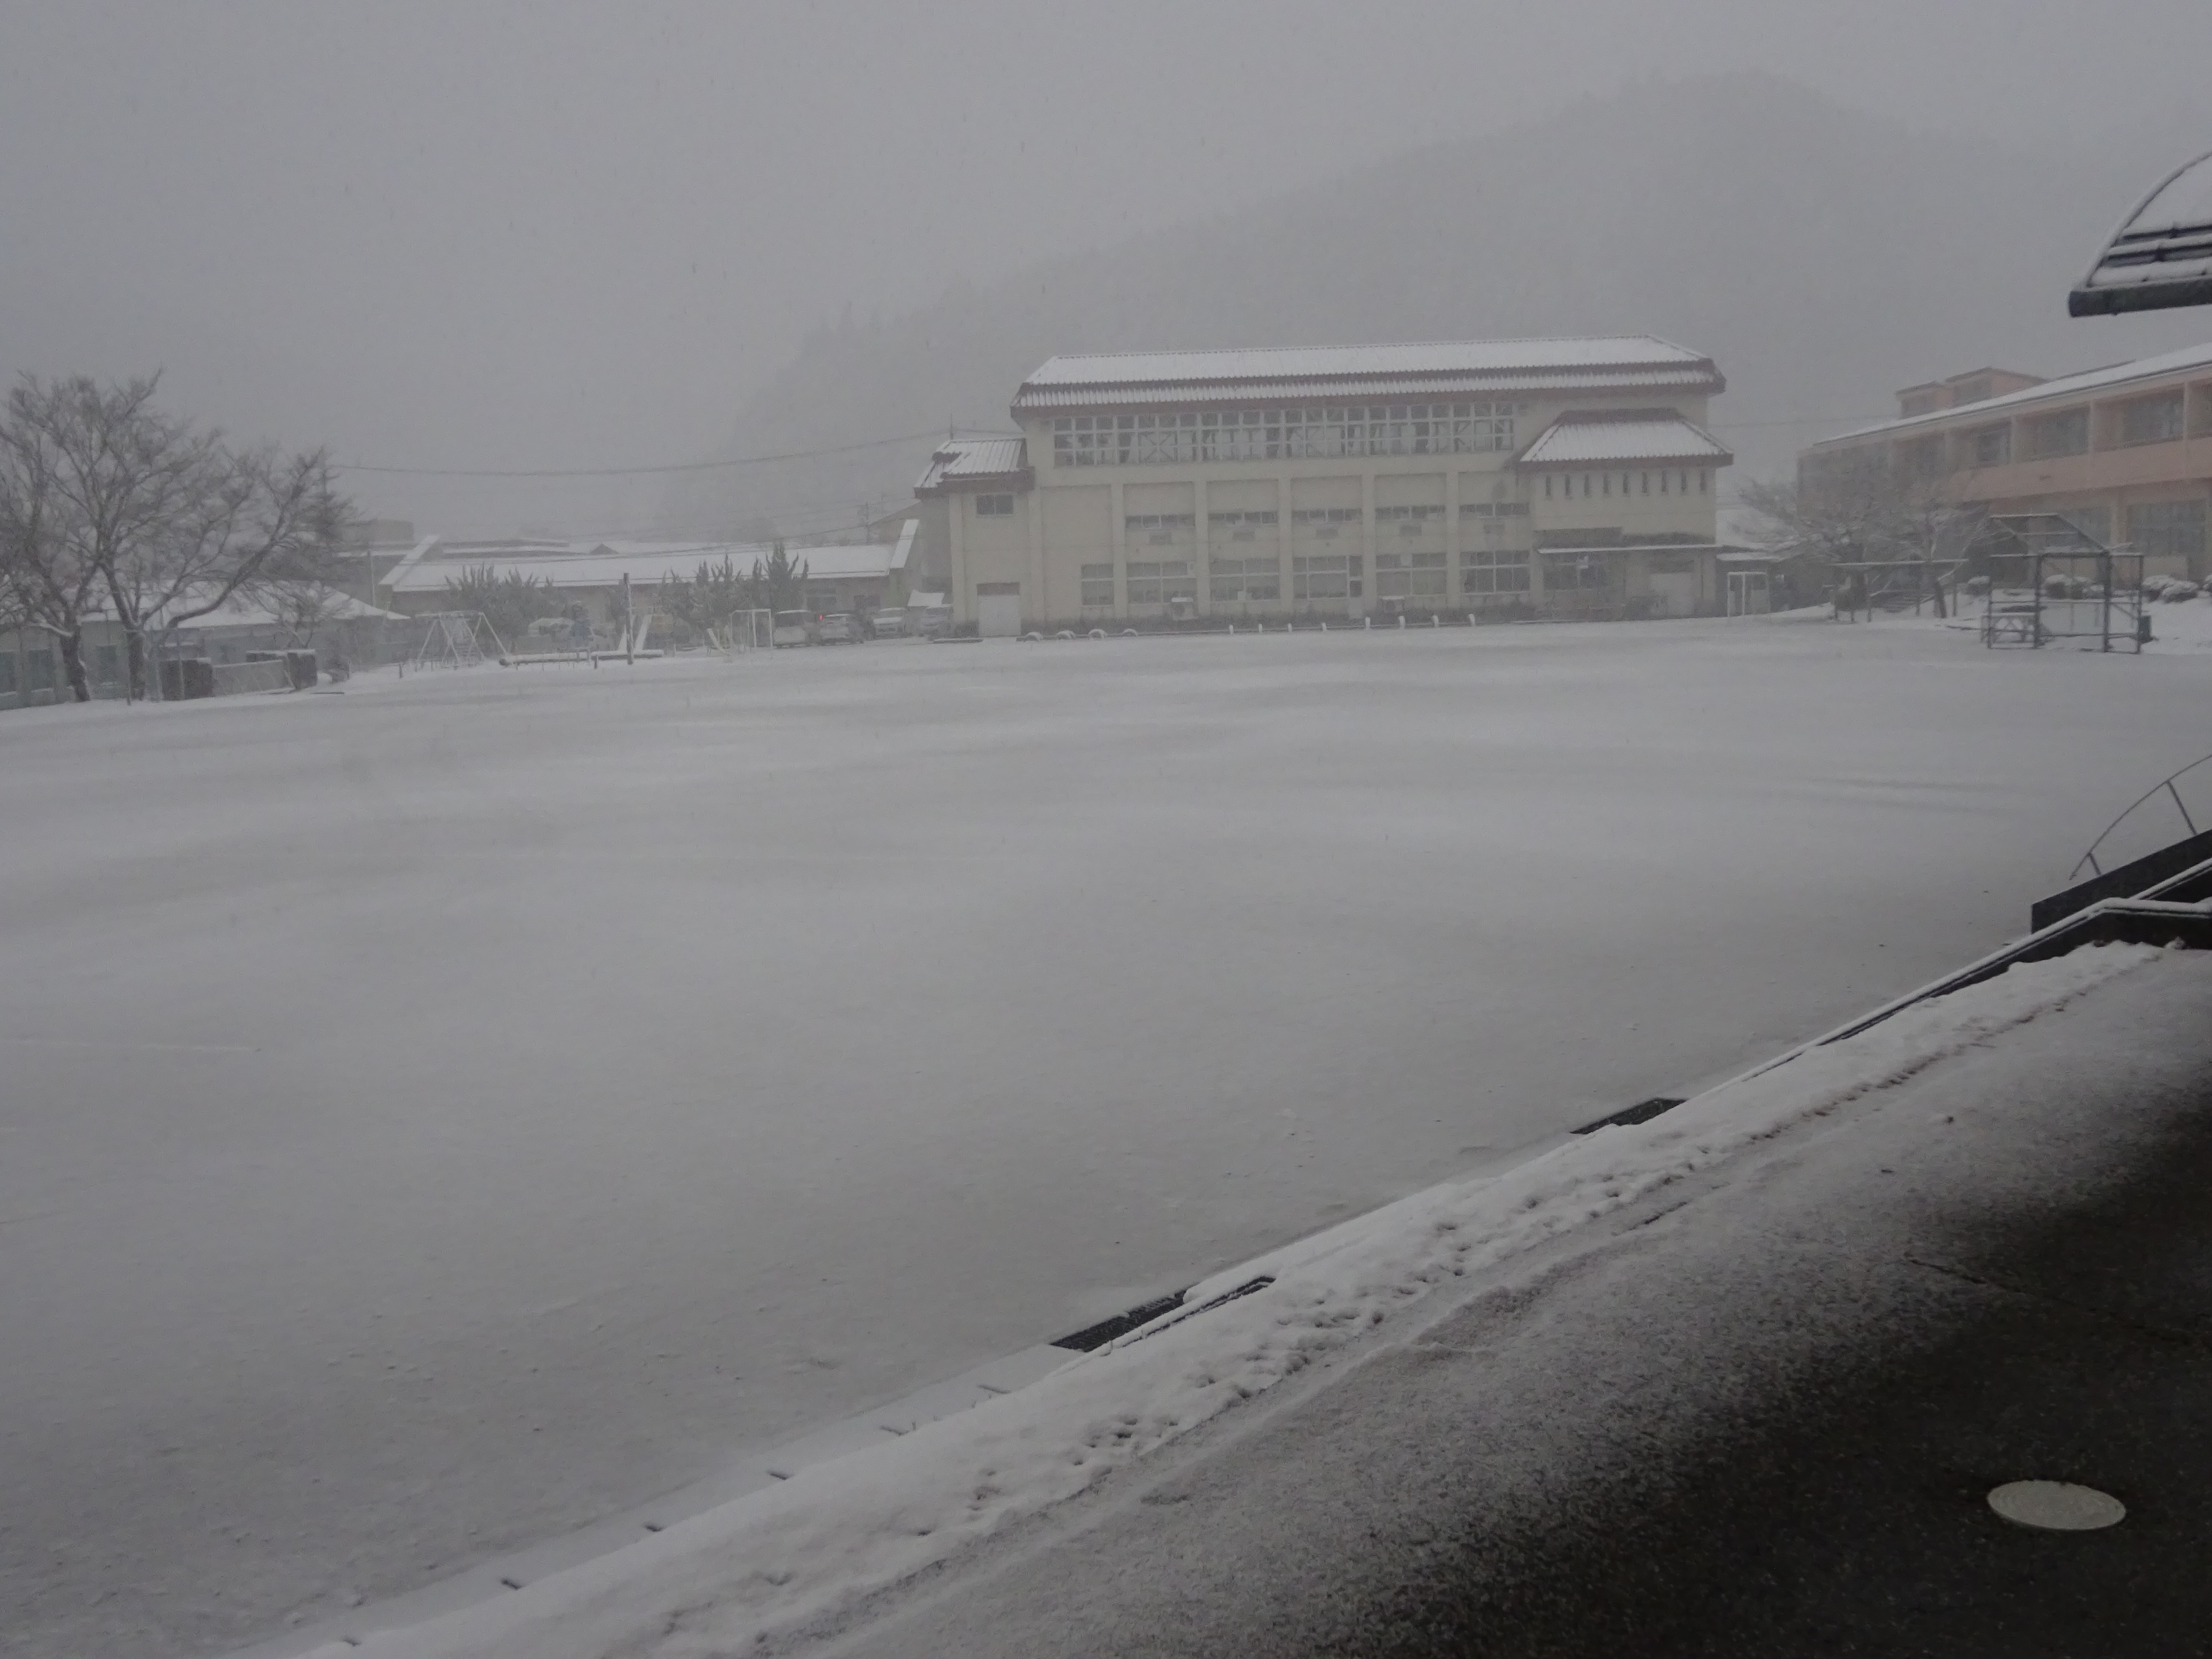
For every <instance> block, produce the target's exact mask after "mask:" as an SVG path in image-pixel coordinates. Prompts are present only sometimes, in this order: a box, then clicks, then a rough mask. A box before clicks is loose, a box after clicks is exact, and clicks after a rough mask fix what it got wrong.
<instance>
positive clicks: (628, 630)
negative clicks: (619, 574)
mask: <svg viewBox="0 0 2212 1659" xmlns="http://www.w3.org/2000/svg"><path fill="white" fill-rule="evenodd" d="M622 593H623V661H624V662H626V663H628V664H629V665H630V666H631V667H633V668H635V667H636V666H637V617H636V616H635V613H634V612H632V611H631V610H630V604H629V571H627V570H625V571H623V579H622Z"/></svg>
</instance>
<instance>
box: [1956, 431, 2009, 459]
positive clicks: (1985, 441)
mask: <svg viewBox="0 0 2212 1659" xmlns="http://www.w3.org/2000/svg"><path fill="white" fill-rule="evenodd" d="M1966 444H1967V449H1968V453H1971V454H1972V456H1973V458H1974V465H1976V466H2006V465H2010V464H2011V461H2012V428H2011V427H2010V426H2009V425H2007V426H1985V427H1984V428H1982V429H1981V430H1980V431H1978V432H1977V433H1974V434H1973V435H1971V436H1970V437H1969V438H1968V439H1967V440H1966Z"/></svg>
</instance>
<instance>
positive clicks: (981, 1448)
mask: <svg viewBox="0 0 2212 1659" xmlns="http://www.w3.org/2000/svg"><path fill="white" fill-rule="evenodd" d="M2162 954H2163V953H2162V952H2161V951H2159V950H2158V949H2156V948H2155V947H2152V946H2144V945H2107V946H2095V947H2090V948H2087V949H2084V950H2081V951H2075V952H2074V953H2073V954H2072V955H2070V956H2067V957H2059V958H2057V959H2055V960H2052V961H2049V962H2043V963H2031V964H2025V965H2021V966H2015V967H2014V968H2012V969H2008V971H2007V972H2006V973H2005V974H2003V975H2000V976H1998V977H1997V978H1996V979H1994V980H1990V981H1985V982H1984V983H1983V984H1981V985H1978V986H1975V987H1971V988H1969V989H1967V990H1965V991H1961V992H1958V993H1954V994H1952V995H1951V996H1949V997H1946V998H1942V999H1938V1000H1933V1001H1930V1002H1928V1003H1923V1004H1920V1005H1917V1006H1913V1007H1911V1008H1910V1009H1908V1010H1906V1011H1905V1012H1902V1013H1900V1014H1899V1015H1897V1016H1895V1017H1894V1018H1892V1019H1890V1020H1888V1021H1887V1022H1885V1023H1884V1024H1881V1025H1879V1026H1876V1027H1875V1028H1873V1029H1871V1030H1868V1031H1866V1032H1863V1033H1862V1034H1860V1035H1859V1036H1855V1037H1851V1038H1848V1039H1846V1040H1844V1041H1843V1042H1837V1043H1833V1044H1831V1045H1829V1046H1827V1047H1826V1048H1816V1049H1812V1050H1809V1051H1808V1052H1806V1053H1805V1054H1801V1055H1799V1056H1798V1057H1797V1058H1796V1059H1794V1060H1791V1061H1790V1062H1789V1063H1788V1064H1786V1065H1784V1066H1779V1067H1777V1068H1775V1069H1773V1070H1770V1071H1766V1072H1764V1073H1760V1074H1759V1075H1757V1076H1755V1077H1751V1078H1747V1079H1740V1080H1737V1081H1735V1082H1732V1083H1729V1084H1727V1085H1722V1086H1721V1087H1719V1088H1717V1089H1715V1090H1712V1091H1708V1092H1707V1093H1705V1094H1703V1095H1701V1096H1699V1097H1696V1098H1695V1099H1692V1100H1691V1101H1689V1102H1687V1103H1685V1104H1684V1105H1682V1106H1680V1107H1679V1108H1677V1109H1675V1110H1674V1111H1673V1112H1671V1113H1668V1114H1667V1115H1664V1116H1662V1117H1660V1118H1658V1119H1656V1120H1654V1121H1650V1122H1648V1123H1645V1124H1643V1125H1638V1126H1632V1127H1607V1128H1605V1129H1601V1130H1599V1131H1597V1132H1596V1133H1593V1134H1591V1135H1589V1136H1587V1137H1583V1138H1581V1139H1577V1140H1575V1141H1573V1142H1571V1143H1569V1144H1567V1145H1565V1146H1561V1147H1559V1148H1557V1149H1555V1150H1554V1151H1553V1152H1548V1153H1547V1154H1545V1155H1543V1156H1541V1157H1539V1158H1534V1159H1533V1160H1531V1161H1529V1162H1528V1163H1526V1164H1521V1165H1519V1166H1517V1167H1516V1168H1513V1169H1511V1170H1508V1171H1506V1172H1504V1173H1503V1174H1500V1175H1498V1176H1494V1177H1491V1178H1488V1179H1478V1180H1474V1181H1470V1182H1447V1183H1444V1184H1443V1185H1440V1186H1438V1187H1436V1188H1431V1189H1430V1190H1428V1191H1425V1192H1423V1193H1419V1194H1413V1195H1412V1196H1410V1197H1408V1198H1407V1199H1404V1200H1400V1201H1398V1202H1397V1203H1395V1204H1392V1205H1390V1206H1388V1207H1386V1208H1384V1209H1383V1210H1380V1211H1378V1212H1376V1213H1374V1214H1373V1215H1370V1216H1367V1217H1363V1218H1358V1220H1356V1221H1354V1222H1352V1223H1348V1224H1345V1225H1340V1226H1339V1227H1337V1228H1334V1229H1333V1230H1331V1231H1330V1232H1328V1234H1326V1235H1324V1236H1322V1237H1318V1238H1316V1239H1314V1240H1310V1241H1306V1242H1304V1243H1301V1244H1298V1245H1295V1246H1291V1247H1290V1248H1287V1249H1283V1250H1280V1251H1278V1252H1275V1253H1273V1255H1269V1256H1267V1257H1264V1258H1261V1259H1259V1260H1256V1261H1252V1262H1249V1263H1244V1264H1241V1265H1240V1266H1239V1267H1237V1268H1236V1269H1235V1270H1233V1271H1232V1272H1231V1273H1227V1274H1225V1275H1223V1276H1222V1278H1221V1279H1219V1280H1218V1281H1215V1282H1214V1283H1212V1284H1209V1285H1205V1286H1201V1287H1200V1288H1199V1289H1198V1290H1197V1291H1194V1295H1193V1299H1194V1301H1197V1300H1201V1299H1203V1298H1204V1297H1206V1296H1207V1295H1208V1294H1209V1293H1210V1292H1213V1293H1218V1291H1219V1290H1220V1289H1223V1288H1225V1287H1227V1286H1229V1285H1231V1284H1233V1283H1235V1282H1236V1281H1239V1280H1245V1279H1249V1277H1250V1276H1254V1275H1259V1274H1268V1275H1272V1276H1273V1281H1274V1282H1273V1284H1272V1285H1267V1286H1266V1287H1265V1288H1262V1289H1261V1290H1258V1291H1254V1292H1252V1293H1250V1294H1249V1295H1247V1296H1244V1297H1239V1298H1237V1299H1236V1300H1233V1301H1230V1302H1227V1303H1225V1304H1223V1305H1221V1306H1219V1307H1218V1308H1216V1309H1214V1310H1212V1311H1211V1312H1208V1313H1206V1314H1203V1315H1201V1316H1198V1317H1195V1318H1187V1319H1182V1320H1181V1321H1179V1322H1178V1321H1176V1320H1172V1319H1170V1320H1166V1321H1163V1322H1160V1324H1158V1325H1157V1326H1155V1327H1153V1328H1150V1329H1149V1330H1142V1331H1139V1332H1135V1333H1132V1334H1130V1335H1128V1336H1127V1337H1124V1338H1122V1339H1121V1340H1119V1341H1118V1342H1116V1343H1115V1344H1114V1345H1112V1346H1109V1347H1108V1348H1105V1349H1102V1350H1100V1351H1099V1352H1096V1353H1093V1354H1090V1355H1086V1356H1084V1357H1082V1358H1079V1359H1076V1360H1074V1361H1072V1362H1071V1363H1070V1364H1068V1365H1066V1367H1064V1368H1063V1369H1062V1370H1060V1371H1058V1372H1055V1373H1054V1374H1053V1375H1052V1376H1049V1377H1048V1378H1046V1379H1045V1380H1043V1381H1042V1382H1041V1383H1036V1384H1034V1385H1032V1386H1031V1387H1030V1388H1029V1389H1026V1390H1024V1391H1023V1392H1022V1393H1020V1394H1018V1395H1010V1396H1008V1397H1006V1398H1005V1399H1003V1400H999V1401H992V1402H990V1403H989V1404H987V1405H985V1406H982V1407H977V1408H975V1410H972V1411H970V1412H969V1413H964V1414H963V1415H961V1416H957V1417H954V1418H949V1419H944V1420H942V1421H940V1422H939V1423H937V1424H934V1425H930V1426H928V1427H927V1428H924V1429H921V1430H918V1431H915V1432H914V1433H913V1434H910V1435H908V1436H907V1437H904V1438H903V1439H902V1440H901V1441H899V1442H897V1443H895V1444H891V1445H888V1446H885V1447H884V1448H882V1449H875V1450H871V1451H866V1452H862V1453H859V1454H856V1455H852V1456H850V1457H848V1458H846V1459H843V1460H841V1461H838V1462H830V1463H827V1464H823V1465H818V1466H817V1467H816V1468H812V1469H810V1470H806V1471H802V1472H801V1473H800V1474H799V1475H797V1476H796V1477H795V1478H793V1480H790V1481H789V1482H788V1483H787V1484H786V1485H784V1486H781V1487H778V1488H776V1489H775V1490H773V1491H771V1492H764V1493H762V1494H759V1495H757V1496H756V1497H753V1498H744V1499H741V1500H739V1501H738V1502H737V1503H734V1504H730V1505H728V1506H727V1507H726V1508H725V1509H722V1510H716V1511H712V1512H709V1513H708V1514H706V1515H703V1516H698V1517H696V1518H695V1519H694V1520H691V1521H690V1522H684V1523H681V1524H679V1525H678V1526H676V1527H672V1528H670V1529H669V1530H668V1531H666V1532H665V1533H664V1534H659V1536H657V1537H654V1538H653V1539H651V1540H648V1541H645V1542H642V1543H640V1544H637V1545H635V1546H633V1547H629V1548H628V1549H625V1550H623V1551H619V1552H617V1553H615V1554H612V1555H610V1556H608V1557H605V1558H603V1559H600V1560H599V1561H597V1562H593V1563H591V1564H589V1565H586V1566H584V1567H581V1568H577V1569H574V1570H572V1571H568V1572H567V1573H564V1574H559V1575H556V1576H554V1577H550V1578H548V1579H545V1580H542V1581H540V1582H539V1583H534V1584H532V1585H529V1586H527V1587H526V1588H525V1589H522V1590H520V1591H518V1592H516V1593H514V1594H513V1595H511V1596H507V1597H505V1598H502V1599H501V1600H500V1601H495V1602H491V1603H487V1604H485V1605H483V1606H481V1607H477V1608H473V1609H471V1610H469V1611H467V1612H465V1613H459V1614H455V1615H453V1616H450V1617H448V1618H447V1619H444V1620H437V1621H434V1622H433V1623H430V1624H428V1625H425V1626H419V1627H417V1628H416V1629H413V1630H406V1631H396V1632H385V1633H382V1634H380V1635H378V1636H375V1637H373V1638H370V1639H369V1640H368V1642H367V1643H366V1644H364V1645H362V1646H361V1647H359V1648H351V1647H343V1646H334V1647H332V1648H331V1649H330V1650H328V1651H329V1653H330V1654H331V1655H333V1656H334V1655H336V1654H338V1653H350V1652H358V1653H362V1654H365V1655H368V1656H372V1659H374V1656H386V1659H603V1656H608V1655H611V1654H615V1653H621V1654H623V1655H647V1654H651V1655H658V1656H665V1659H691V1656H703V1655H708V1654H725V1653H732V1652H743V1651H745V1650H748V1649H749V1648H750V1647H751V1646H753V1645H754V1644H757V1643H759V1642H761V1641H763V1640H764V1639H766V1638H770V1637H772V1636H775V1635H777V1634H779V1633H787V1632H792V1631H793V1629H794V1628H795V1627H799V1626H805V1625H806V1624H808V1623H810V1622H812V1621H814V1620H820V1619H822V1618H823V1617H824V1616H825V1615H829V1614H832V1613H834V1612H835V1610H836V1608H837V1607H840V1606H841V1605H843V1604H846V1603H848V1602H850V1601H853V1600H854V1599H855V1598H857V1597H859V1596H860V1595H864V1594H866V1593H868V1592H871V1591H873V1590H876V1589H881V1588H883V1587H884V1586H886V1585H889V1584H890V1583H895V1582H896V1581H898V1580H901V1579H902V1578H905V1577H909V1576H911V1575H913V1574H915V1573H916V1572H919V1571H921V1570H923V1569H925V1568H927V1567H929V1566H932V1565H934V1564H937V1563H939V1562H943V1561H945V1560H947V1559H950V1558H951V1557H952V1556H953V1555H955V1554H956V1553H958V1552H959V1551H960V1550H961V1549H962V1548H963V1547H966V1546H968V1545H969V1544H972V1543H974V1542H975V1541H978V1540H980V1539H982V1538H984V1537H987V1536H988V1535H990V1534H994V1533H995V1532H997V1531H999V1530H1000V1529H1001V1528H1006V1527H1007V1526H1008V1525H1010V1524H1012V1523H1013V1522H1016V1521H1018V1519H1020V1518H1021V1517H1023V1516H1028V1515H1031V1514H1034V1513H1036V1512H1037V1511H1038V1510H1042V1509H1043V1508H1045V1507H1046V1506H1048V1505H1050V1504H1054V1503H1057V1502H1060V1501H1062V1500H1065V1499H1066V1498H1071V1497H1073V1496H1074V1495H1075V1494H1076V1493H1078V1492H1082V1491H1083V1490H1085V1488H1086V1487H1089V1486H1092V1485H1094V1484H1095V1483H1097V1481H1098V1480H1102V1479H1103V1478H1104V1477H1105V1476H1106V1475H1107V1474H1110V1473H1111V1472H1112V1471H1114V1470H1115V1469H1116V1468H1121V1467H1123V1466H1125V1465H1126V1464H1127V1463H1129V1462H1131V1461H1133V1459H1136V1458H1139V1457H1141V1456H1143V1455H1145V1454H1146V1453H1147V1452H1149V1451H1152V1450H1153V1449H1157V1448H1158V1447H1159V1446H1161V1445H1163V1444H1164V1443H1167V1442H1169V1441H1170V1440H1172V1439H1174V1438H1176V1437H1177V1436H1179V1435H1182V1434H1185V1433H1188V1431H1190V1430H1191V1429H1192V1428H1194V1426H1196V1425H1199V1424H1200V1423H1203V1422H1205V1421H1206V1420H1208V1419H1211V1418H1212V1417H1214V1416H1216V1415H1218V1413H1221V1412H1224V1411H1225V1410H1228V1409H1229V1408H1231V1407H1233V1406H1235V1405H1236V1404H1237V1403H1238V1402H1240V1401H1245V1400H1249V1399H1250V1398H1252V1397H1253V1396H1255V1395H1258V1394H1260V1393H1261V1392H1263V1391H1264V1390H1266V1389H1268V1388H1270V1387H1271V1386H1273V1384H1275V1383H1279V1382H1280V1381H1282V1380H1283V1379H1284V1378H1285V1377H1288V1376H1292V1375H1294V1374H1296V1373H1297V1372H1298V1371H1299V1370H1303V1369H1304V1367H1305V1366H1307V1365H1309V1364H1311V1363H1312V1362H1313V1361H1314V1360H1315V1359H1316V1358H1319V1357H1321V1356H1322V1355H1323V1354H1326V1353H1328V1352H1332V1351H1333V1350H1335V1349H1338V1348H1340V1347H1342V1346H1345V1345H1346V1343H1348V1342H1350V1341H1352V1340H1353V1339H1355V1338H1357V1337H1358V1336H1361V1335H1363V1334H1366V1333H1368V1332H1370V1331H1374V1330H1376V1328H1378V1327H1383V1326H1385V1325H1386V1324H1387V1322H1389V1319H1390V1318H1391V1316H1393V1314H1394V1313H1396V1312H1399V1311H1401V1310H1406V1309H1407V1308H1409V1307H1411V1306H1413V1305H1414V1304H1417V1303H1418V1302H1419V1300H1420V1298H1422V1297H1424V1296H1425V1295H1427V1294H1428V1293H1430V1292H1431V1291H1435V1290H1436V1289H1437V1287H1439V1286H1441V1285H1444V1284H1446V1283H1448V1282H1449V1281H1451V1280H1454V1279H1462V1278H1464V1277H1466V1276H1467V1275H1468V1274H1471V1273H1480V1271H1482V1270H1483V1269H1485V1268H1487V1267H1492V1266H1494V1265H1496V1264H1498V1263H1500V1262H1503V1261H1507V1260H1509V1259H1510V1258H1511V1257H1513V1256H1515V1255H1519V1254H1522V1253H1523V1252H1525V1251H1527V1250H1528V1249H1532V1248H1534V1246H1535V1245H1537V1244H1539V1243H1542V1242H1544V1241H1546V1240H1547V1239H1551V1238H1553V1237H1557V1236H1559V1235H1560V1234H1562V1233H1564V1232H1565V1231H1569V1230H1571V1229H1573V1228H1577V1227H1579V1226H1582V1225H1586V1224H1588V1223H1589V1222H1591V1221H1593V1220H1595V1219H1596V1218H1600V1217H1602V1216H1604V1215H1606V1214H1607V1213H1609V1212H1614V1211H1617V1210H1619V1209H1621V1208H1622V1207H1624V1206H1628V1205H1630V1204H1633V1203H1635V1202H1637V1201H1638V1200H1641V1199H1644V1198H1646V1197H1648V1196H1650V1194H1653V1193H1655V1192H1656V1190H1657V1189H1659V1188H1663V1187H1665V1186H1667V1185H1668V1183H1670V1182H1678V1181H1680V1180H1682V1179H1683V1178H1684V1177H1686V1176H1691V1175H1693V1174H1699V1173H1710V1172H1717V1171H1720V1170H1723V1169H1724V1167H1725V1166H1726V1165H1727V1164H1728V1163H1729V1160H1730V1159H1731V1158H1735V1157H1736V1156H1738V1155H1739V1154H1741V1153H1742V1152H1744V1151H1745V1150H1746V1149H1747V1148H1748V1147H1751V1146H1754V1145H1756V1144H1758V1143H1760V1142H1763V1141H1768V1140H1771V1139H1775V1138H1776V1137H1778V1136H1781V1135H1783V1134H1784V1133H1787V1132H1789V1131H1790V1130H1792V1129H1793V1128H1796V1127H1800V1126H1803V1125H1805V1124H1807V1123H1808V1121H1812V1120H1815V1119H1819V1118H1821V1117H1825V1116H1827V1115H1831V1114H1834V1113H1837V1112H1838V1111H1840V1110H1843V1109H1845V1108H1847V1107H1849V1106H1850V1105H1851V1103H1854V1102H1857V1101H1861V1100H1863V1099H1866V1098H1867V1097H1872V1096H1876V1095H1878V1094H1879V1093H1880V1091H1883V1090H1885V1089H1888V1088H1891V1087H1893V1086H1895V1085H1898V1084H1900V1083H1902V1082H1904V1081H1905V1080H1906V1079H1910V1078H1911V1077H1913V1076H1914V1075H1916V1074H1917V1073H1920V1072H1922V1071H1924V1070H1926V1069H1927V1068H1928V1067H1929V1066H1933V1065H1935V1064H1936V1063H1938V1062H1939V1061H1941V1060H1944V1059H1947V1058H1948V1057H1950V1056H1953V1055H1956V1054H1960V1053H1962V1052H1964V1051H1965V1050H1966V1049H1967V1048H1970V1047H1972V1046H1974V1045H1976V1044H1979V1043H1983V1042H1987V1041H1988V1040H1989V1039H1990V1038H1991V1037H1992V1036H1996V1035H1997V1034H1998V1033H2000V1032H2002V1031H2003V1030H2006V1029H2007V1028H2008V1027H2012V1026H2016V1025H2019V1024H2024V1023H2026V1022H2027V1021H2029V1020H2033V1019H2038V1018H2049V1017H2051V1016H2053V1015H2056V1014H2058V1013H2059V1012H2061V1011H2063V1009H2064V1008H2065V1007H2066V1006H2067V1005H2068V1004H2069V1002H2071V1001H2072V1000H2075V998H2076V997H2078V996H2080V995H2081V994H2082V993H2083V992H2084V991H2086V990H2087V989H2089V988H2091V987H2094V986H2097V985H2100V984H2102V983H2104V982H2106V981H2110V980H2112V979H2114V978H2116V977H2117V976H2118V975H2123V974H2125V973H2127V972H2129V971H2130V970H2131V969H2139V968H2141V967H2142V966H2143V965H2145V964H2146V963H2151V962H2154V961H2156V960H2158V959H2160V957H2161V955H2162Z"/></svg>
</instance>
